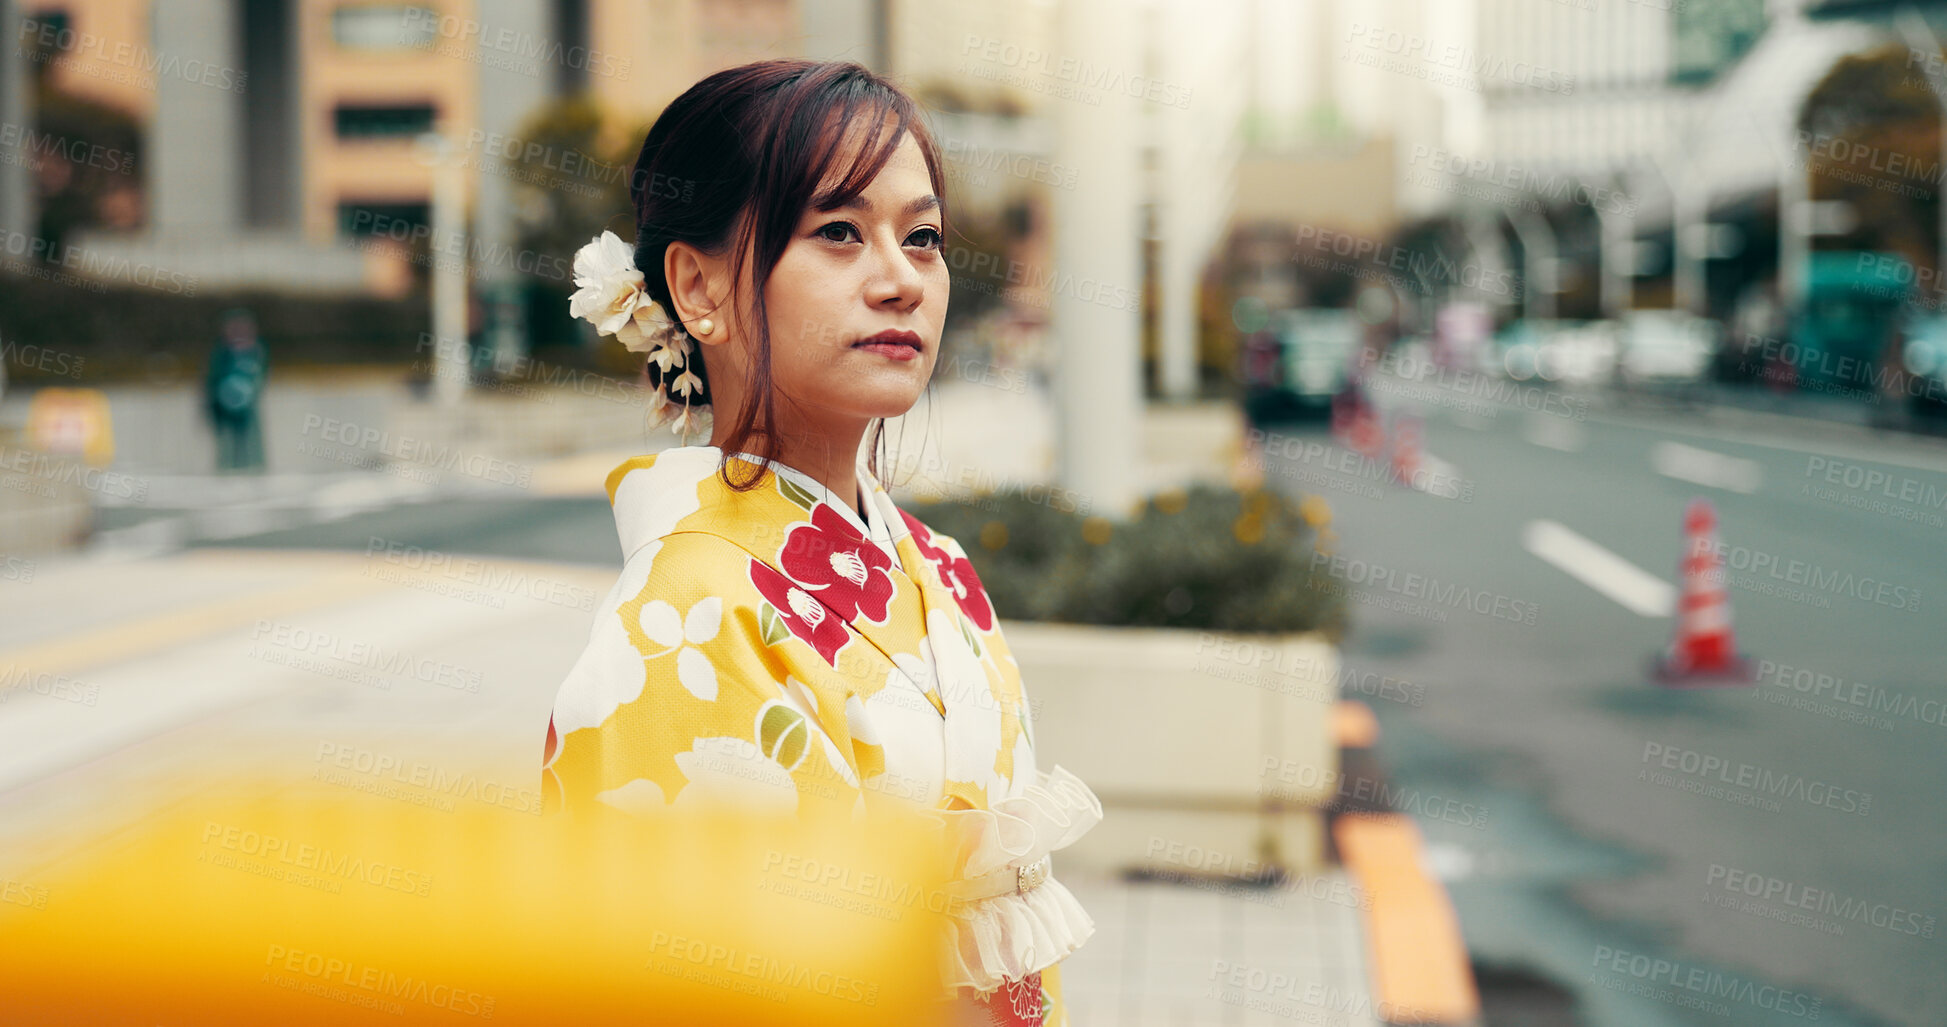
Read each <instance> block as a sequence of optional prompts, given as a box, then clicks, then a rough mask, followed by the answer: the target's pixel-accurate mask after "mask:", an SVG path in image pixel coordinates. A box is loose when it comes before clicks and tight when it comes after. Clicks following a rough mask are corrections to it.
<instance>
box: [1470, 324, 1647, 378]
mask: <svg viewBox="0 0 1947 1027" xmlns="http://www.w3.org/2000/svg"><path fill="white" fill-rule="evenodd" d="M1616 349H1617V343H1616V332H1615V325H1614V324H1612V323H1610V322H1607V321H1560V320H1540V319H1533V318H1523V319H1522V320H1519V321H1514V322H1510V323H1509V324H1508V326H1507V327H1506V328H1504V329H1502V331H1501V334H1500V336H1499V337H1498V338H1497V339H1496V340H1495V346H1493V347H1491V348H1490V349H1489V350H1488V353H1489V356H1488V358H1487V360H1486V361H1485V366H1483V368H1482V370H1484V371H1487V372H1490V373H1499V374H1505V375H1507V376H1508V377H1510V378H1512V379H1514V380H1515V381H1519V382H1525V381H1531V380H1533V381H1540V382H1546V383H1550V384H1560V385H1569V386H1590V385H1595V384H1598V383H1601V382H1604V381H1607V380H1609V378H1610V376H1611V375H1612V374H1613V373H1614V371H1615V366H1616Z"/></svg>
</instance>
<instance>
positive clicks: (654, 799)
mask: <svg viewBox="0 0 1947 1027" xmlns="http://www.w3.org/2000/svg"><path fill="white" fill-rule="evenodd" d="M595 801H597V802H603V803H607V804H608V805H610V806H613V807H615V808H616V809H619V810H621V811H622V812H624V813H634V814H637V815H638V816H639V815H642V814H646V813H654V812H656V811H658V810H661V809H662V808H663V807H664V806H667V805H669V800H668V799H665V798H663V786H662V785H659V784H657V783H656V782H654V781H651V780H649V779H648V778H646V777H638V778H636V779H635V780H633V781H630V782H629V783H628V784H625V785H621V786H620V787H616V788H611V789H609V790H608V791H605V792H596V793H595Z"/></svg>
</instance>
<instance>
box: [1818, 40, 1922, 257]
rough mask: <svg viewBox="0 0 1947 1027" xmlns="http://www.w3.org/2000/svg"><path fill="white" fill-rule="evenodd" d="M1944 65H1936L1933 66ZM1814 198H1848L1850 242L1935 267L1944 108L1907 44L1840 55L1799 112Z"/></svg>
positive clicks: (1844, 242) (1845, 245) (1843, 243)
mask: <svg viewBox="0 0 1947 1027" xmlns="http://www.w3.org/2000/svg"><path fill="white" fill-rule="evenodd" d="M1936 66H1937V65H1936ZM1798 129H1799V132H1800V133H1801V135H1800V146H1801V147H1803V148H1804V149H1806V150H1808V151H1809V152H1808V153H1807V155H1806V161H1807V164H1808V165H1809V169H1810V173H1811V175H1812V192H1811V195H1812V197H1813V198H1814V199H1820V200H1844V201H1846V202H1847V203H1849V204H1851V206H1852V209H1853V211H1854V212H1855V213H1856V214H1857V215H1858V227H1857V228H1856V229H1854V230H1853V232H1852V233H1851V234H1850V235H1848V236H1845V237H1843V239H1842V240H1841V241H1840V245H1841V246H1842V247H1843V248H1847V249H1861V250H1888V251H1892V252H1896V253H1899V254H1901V255H1902V256H1905V257H1906V258H1907V259H1908V260H1910V261H1912V262H1913V263H1914V264H1915V265H1916V266H1924V267H1933V266H1934V264H1935V263H1936V261H1937V259H1938V257H1937V254H1938V253H1939V251H1940V250H1939V246H1940V240H1939V238H1938V230H1937V227H1936V226H1937V225H1938V223H1939V222H1938V214H1937V212H1938V210H1939V204H1940V182H1941V174H1942V170H1943V169H1942V167H1941V162H1940V113H1939V106H1938V104H1937V103H1936V102H1935V100H1934V97H1933V93H1932V91H1931V90H1930V89H1929V88H1928V85H1927V81H1926V78H1925V77H1924V75H1923V74H1922V72H1921V71H1918V70H1916V69H1915V68H1914V62H1913V61H1912V60H1911V59H1910V58H1909V56H1908V51H1907V49H1906V48H1905V47H1904V46H1899V45H1889V46H1883V47H1879V48H1877V49H1874V50H1869V51H1867V52H1865V53H1860V54H1853V55H1851V56H1848V57H1845V58H1843V59H1841V60H1840V61H1839V62H1838V63H1837V64H1835V65H1833V66H1832V70H1831V71H1829V72H1827V73H1826V76H1825V78H1823V79H1821V80H1820V81H1819V84H1818V85H1817V86H1816V87H1814V88H1813V90H1812V92H1811V94H1810V95H1808V96H1807V97H1806V99H1805V106H1804V108H1803V109H1802V110H1801V111H1800V112H1799V116H1798Z"/></svg>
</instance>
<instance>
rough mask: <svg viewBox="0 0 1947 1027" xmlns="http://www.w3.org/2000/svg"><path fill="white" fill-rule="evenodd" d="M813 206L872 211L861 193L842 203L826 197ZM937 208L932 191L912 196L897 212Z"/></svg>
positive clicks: (936, 200) (822, 208)
mask: <svg viewBox="0 0 1947 1027" xmlns="http://www.w3.org/2000/svg"><path fill="white" fill-rule="evenodd" d="M813 207H814V209H816V210H819V211H824V212H830V211H834V210H846V209H848V208H849V209H856V210H858V211H860V212H861V213H865V214H870V213H872V201H871V200H868V199H866V198H865V194H863V193H860V194H859V195H857V196H854V197H852V198H851V199H850V200H847V201H846V202H844V203H834V202H832V201H831V200H830V199H827V200H825V201H824V202H822V203H817V204H814V205H813ZM938 209H940V198H939V197H938V196H935V195H933V194H932V193H927V194H926V195H925V196H916V197H914V198H913V199H912V200H911V201H910V202H908V203H907V204H906V206H904V207H903V208H901V209H900V211H899V213H901V214H905V215H913V214H918V213H920V212H921V211H926V210H938Z"/></svg>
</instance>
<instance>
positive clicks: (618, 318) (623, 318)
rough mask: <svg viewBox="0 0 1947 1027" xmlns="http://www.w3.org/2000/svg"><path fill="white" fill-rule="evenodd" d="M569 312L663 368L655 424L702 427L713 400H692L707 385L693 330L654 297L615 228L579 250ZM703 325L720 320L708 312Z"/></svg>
mask: <svg viewBox="0 0 1947 1027" xmlns="http://www.w3.org/2000/svg"><path fill="white" fill-rule="evenodd" d="M568 313H569V314H571V315H573V316H575V317H579V318H583V319H585V320H586V321H587V322H588V323H589V324H592V325H594V326H595V330H596V331H597V332H600V333H601V334H603V335H613V336H615V338H616V341H618V342H620V343H621V344H622V345H623V346H625V347H627V348H628V350H629V351H630V352H631V353H645V354H648V362H649V363H652V364H655V365H656V367H657V368H658V369H659V370H660V371H661V372H662V374H661V377H660V379H659V380H658V382H657V384H656V387H655V391H654V392H652V393H651V394H650V396H649V423H650V425H651V426H653V427H661V426H662V425H663V424H665V423H671V422H673V424H674V427H672V428H671V429H670V430H672V431H674V432H675V433H676V434H677V435H678V436H685V435H688V434H689V432H690V431H691V430H692V429H694V428H698V427H701V420H700V418H701V417H702V415H703V412H704V411H705V410H707V409H708V404H705V403H696V404H694V405H692V404H691V402H690V400H691V397H692V396H694V395H696V394H697V393H698V392H701V391H702V389H703V380H702V379H701V378H698V377H697V376H696V375H695V373H694V372H692V371H690V370H689V369H688V362H689V355H690V336H689V333H688V332H687V331H685V330H684V329H683V325H682V323H681V322H679V321H677V320H676V319H674V318H672V317H670V316H669V315H668V313H666V312H665V311H664V310H663V308H662V305H661V304H659V303H657V302H656V301H655V300H652V299H650V298H649V293H648V291H647V290H646V289H644V287H643V278H642V272H641V271H640V270H638V269H637V268H636V266H635V254H634V253H633V252H632V251H631V250H630V249H629V245H628V244H627V243H625V242H623V241H622V240H621V239H620V238H618V237H617V236H616V234H615V233H614V232H607V231H605V232H603V233H602V234H601V235H599V236H597V237H595V239H594V240H593V241H592V242H590V243H589V244H588V245H586V246H583V247H582V248H581V249H580V250H578V251H577V252H576V253H575V293H574V295H572V296H570V297H568ZM697 330H698V331H699V332H700V333H701V334H704V335H708V334H710V333H711V332H713V331H715V330H716V326H715V325H714V324H712V323H711V321H710V319H709V318H702V319H700V320H699V321H697ZM672 388H673V389H675V390H676V392H677V394H679V395H681V396H682V397H683V403H682V406H680V407H679V406H677V405H676V403H675V401H673V400H671V399H670V398H669V390H670V389H672Z"/></svg>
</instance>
